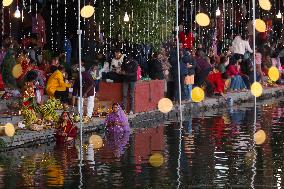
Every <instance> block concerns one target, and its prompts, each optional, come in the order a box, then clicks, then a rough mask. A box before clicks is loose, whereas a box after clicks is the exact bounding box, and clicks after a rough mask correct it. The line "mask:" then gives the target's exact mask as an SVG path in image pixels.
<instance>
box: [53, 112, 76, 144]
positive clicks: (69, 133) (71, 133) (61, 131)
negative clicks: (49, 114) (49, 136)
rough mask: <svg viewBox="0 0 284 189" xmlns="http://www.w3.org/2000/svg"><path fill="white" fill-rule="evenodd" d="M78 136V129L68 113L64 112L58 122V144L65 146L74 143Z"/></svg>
mask: <svg viewBox="0 0 284 189" xmlns="http://www.w3.org/2000/svg"><path fill="white" fill-rule="evenodd" d="M76 136H77V127H76V125H75V124H74V123H73V121H72V120H71V118H70V114H69V113H68V112H63V113H62V114H61V117H60V119H59V122H58V128H57V130H56V133H55V138H56V143H58V144H64V143H66V142H71V141H74V139H75V138H76Z"/></svg>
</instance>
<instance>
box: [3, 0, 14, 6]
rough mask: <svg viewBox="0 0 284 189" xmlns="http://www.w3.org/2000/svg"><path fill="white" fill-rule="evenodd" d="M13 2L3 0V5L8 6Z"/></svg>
mask: <svg viewBox="0 0 284 189" xmlns="http://www.w3.org/2000/svg"><path fill="white" fill-rule="evenodd" d="M12 3H13V0H3V7H8V6H10V5H11V4H12Z"/></svg>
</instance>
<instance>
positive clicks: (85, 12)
mask: <svg viewBox="0 0 284 189" xmlns="http://www.w3.org/2000/svg"><path fill="white" fill-rule="evenodd" d="M94 12H95V8H94V7H93V6H91V5H86V6H84V7H83V8H82V9H81V16H82V17H83V18H90V17H91V16H93V14H94Z"/></svg>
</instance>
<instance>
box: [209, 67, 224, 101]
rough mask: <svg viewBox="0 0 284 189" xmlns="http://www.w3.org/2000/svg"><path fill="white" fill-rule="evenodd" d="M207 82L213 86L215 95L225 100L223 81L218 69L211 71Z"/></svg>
mask: <svg viewBox="0 0 284 189" xmlns="http://www.w3.org/2000/svg"><path fill="white" fill-rule="evenodd" d="M208 81H210V83H211V84H212V85H213V86H214V93H215V95H221V96H222V97H224V98H225V99H226V97H225V95H224V90H225V81H224V80H223V77H222V74H221V73H220V72H219V70H218V69H216V68H214V69H213V71H212V72H210V74H209V75H208Z"/></svg>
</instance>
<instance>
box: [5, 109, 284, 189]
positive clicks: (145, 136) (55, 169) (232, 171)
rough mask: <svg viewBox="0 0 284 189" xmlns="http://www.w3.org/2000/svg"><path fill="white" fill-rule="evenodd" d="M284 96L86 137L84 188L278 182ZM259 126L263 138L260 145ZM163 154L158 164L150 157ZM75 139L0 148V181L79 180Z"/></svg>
mask: <svg viewBox="0 0 284 189" xmlns="http://www.w3.org/2000/svg"><path fill="white" fill-rule="evenodd" d="M283 126H284V103H279V104H274V105H267V106H259V107H258V108H257V121H256V125H255V128H254V107H252V106H251V107H246V108H240V109H230V110H224V111H219V112H217V113H204V114H202V115H198V116H194V117H193V118H188V119H187V120H186V121H185V122H184V123H183V130H182V135H181V136H182V140H181V148H180V149H181V151H180V153H181V154H180V170H179V171H177V167H178V164H179V162H178V159H179V145H180V144H179V137H180V135H179V134H180V133H179V128H180V126H179V123H172V124H170V125H167V126H165V125H163V124H161V125H158V126H157V127H154V128H149V129H136V130H134V132H133V133H132V134H131V135H123V136H122V137H121V136H119V137H118V138H117V137H114V138H109V137H107V136H105V137H104V146H103V147H102V148H101V149H96V150H93V148H92V147H91V146H88V145H87V141H88V138H87V137H86V138H85V141H86V143H85V145H84V147H83V149H84V154H83V158H84V160H83V166H82V187H81V188H95V187H96V188H176V187H177V186H178V184H179V183H178V182H180V188H187V187H199V188H205V187H209V188H228V187H237V188H271V187H275V188H281V187H283V179H284V174H283V169H284V149H283V146H284V129H283V128H284V127H283ZM259 129H262V130H264V131H265V133H266V135H267V139H266V141H265V143H264V144H263V145H261V146H255V145H254V141H253V134H254V132H255V131H256V130H259ZM153 154H161V155H162V156H163V164H162V165H161V166H160V167H153V166H151V164H150V163H149V158H150V156H151V155H153ZM78 157H79V151H78V147H77V146H63V147H59V146H56V145H55V144H54V143H52V144H49V145H40V146H36V147H33V148H23V149H17V150H14V151H11V152H6V153H2V154H0V188H7V189H10V188H11V189H12V188H79V185H80V173H79V163H80V162H79V160H78Z"/></svg>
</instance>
